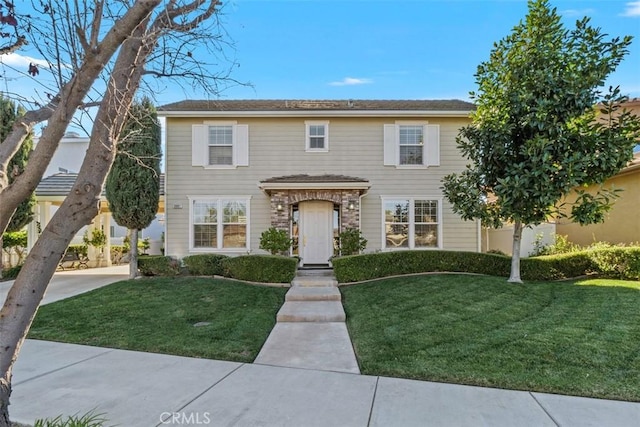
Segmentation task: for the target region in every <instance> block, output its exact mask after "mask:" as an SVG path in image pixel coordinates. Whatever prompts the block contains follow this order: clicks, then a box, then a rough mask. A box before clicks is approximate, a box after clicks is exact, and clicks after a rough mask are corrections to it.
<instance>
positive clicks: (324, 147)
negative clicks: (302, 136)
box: [305, 121, 329, 152]
mask: <svg viewBox="0 0 640 427" xmlns="http://www.w3.org/2000/svg"><path fill="white" fill-rule="evenodd" d="M305 128H306V143H305V149H306V151H316V152H327V151H329V122H327V121H306V122H305Z"/></svg>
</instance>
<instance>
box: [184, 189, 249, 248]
mask: <svg viewBox="0 0 640 427" xmlns="http://www.w3.org/2000/svg"><path fill="white" fill-rule="evenodd" d="M187 198H188V200H189V253H220V252H223V253H246V252H247V251H250V248H251V196H236V195H230V196H211V195H206V196H197V195H196V196H187ZM213 201H215V202H216V203H217V214H218V217H217V218H216V227H217V228H216V230H217V232H216V236H217V240H216V247H215V248H214V247H207V248H196V247H194V241H195V236H194V225H195V222H194V210H193V204H194V202H213ZM225 201H237V202H244V203H245V205H246V216H247V222H246V235H247V240H246V246H244V247H241V248H224V247H223V244H224V225H225V224H229V223H225V222H224V221H223V220H224V218H221V215H222V212H223V206H222V203H223V202H225ZM221 219H222V220H221Z"/></svg>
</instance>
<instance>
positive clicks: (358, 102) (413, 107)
mask: <svg viewBox="0 0 640 427" xmlns="http://www.w3.org/2000/svg"><path fill="white" fill-rule="evenodd" d="M473 110H475V105H474V104H472V103H470V102H466V101H461V100H459V99H437V100H374V99H349V100H346V99H345V100H302V99H292V100H287V99H245V100H184V101H179V102H174V103H171V104H166V105H162V106H160V107H158V115H160V116H174V117H185V116H203V115H206V114H203V113H209V114H211V115H217V116H220V115H222V116H230V115H239V116H243V115H244V116H267V115H279V116H287V115H288V116H301V115H324V116H328V115H352V116H376V115H377V116H381V115H402V114H406V113H413V114H414V115H417V114H421V115H427V114H430V115H442V116H463V117H466V116H468V115H469V113H470V112H471V111H473Z"/></svg>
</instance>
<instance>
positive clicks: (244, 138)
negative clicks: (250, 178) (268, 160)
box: [233, 125, 249, 166]
mask: <svg viewBox="0 0 640 427" xmlns="http://www.w3.org/2000/svg"><path fill="white" fill-rule="evenodd" d="M233 135H234V142H233V151H234V153H233V164H234V165H236V166H249V125H235V126H234V127H233Z"/></svg>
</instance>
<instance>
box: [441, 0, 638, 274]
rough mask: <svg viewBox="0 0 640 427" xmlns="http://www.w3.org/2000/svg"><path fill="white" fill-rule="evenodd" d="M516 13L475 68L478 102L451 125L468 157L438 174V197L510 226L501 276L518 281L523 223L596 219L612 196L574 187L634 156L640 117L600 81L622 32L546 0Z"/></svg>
mask: <svg viewBox="0 0 640 427" xmlns="http://www.w3.org/2000/svg"><path fill="white" fill-rule="evenodd" d="M528 6H529V11H528V14H527V16H526V18H525V20H524V21H521V22H520V23H519V24H518V25H516V26H515V27H514V28H513V30H512V32H511V34H510V35H508V36H507V37H505V38H504V39H502V40H501V41H499V42H498V43H496V44H494V47H493V49H492V51H491V55H490V58H489V60H488V61H486V62H483V63H481V64H480V65H479V66H478V69H477V73H476V75H475V77H476V83H477V85H478V90H477V92H475V93H474V92H472V93H471V97H472V99H474V100H475V102H476V105H477V110H476V111H475V112H474V113H473V116H472V123H471V124H470V125H468V126H466V127H463V128H462V129H461V130H460V133H459V135H458V138H457V143H458V147H459V148H460V150H461V151H462V153H463V155H464V156H466V157H467V158H468V159H469V160H471V163H470V165H468V166H467V168H466V169H465V170H464V171H463V172H461V173H460V174H451V175H448V176H446V177H445V178H444V180H443V189H444V194H445V196H446V198H447V199H448V200H449V201H450V202H451V203H452V204H453V209H454V211H455V212H457V213H458V214H460V215H461V216H462V217H463V218H464V219H467V220H472V219H480V220H482V222H483V223H484V224H485V225H487V226H495V227H499V226H501V225H502V224H503V223H505V222H509V223H513V224H514V234H513V255H512V266H511V276H510V278H509V281H510V282H521V279H520V239H521V233H522V229H523V227H525V226H528V225H532V224H540V223H542V222H544V221H545V220H547V219H548V218H549V217H550V216H553V215H566V216H568V217H570V218H571V219H572V220H574V221H576V222H579V223H581V224H589V223H594V222H599V221H602V220H603V219H604V217H605V215H604V213H605V212H606V211H607V210H608V209H609V208H610V205H611V203H612V201H613V199H614V198H615V197H614V196H615V194H613V193H612V192H611V191H609V190H607V189H604V188H603V189H602V191H599V192H598V193H597V194H596V195H591V194H589V193H586V192H579V193H578V197H577V200H576V201H575V203H573V206H571V207H570V209H569V208H566V207H565V208H564V209H563V208H561V206H562V205H563V203H564V202H565V201H566V196H567V195H568V194H570V193H571V192H572V190H573V189H575V188H581V187H586V186H589V185H594V184H596V185H597V184H600V183H603V182H604V181H605V180H606V179H607V178H608V177H610V176H612V175H614V174H615V173H617V172H618V171H619V170H620V169H622V168H623V167H624V166H625V165H627V163H628V162H629V160H631V158H632V157H633V147H634V145H635V144H636V143H637V142H636V139H637V138H638V135H639V129H640V121H639V119H638V117H636V116H632V115H631V114H630V113H628V112H626V111H624V110H623V109H622V108H621V104H623V103H624V101H625V100H627V98H626V97H625V96H622V95H621V94H620V91H619V89H618V88H611V87H610V88H609V89H608V90H606V91H605V90H603V86H604V84H605V80H606V79H607V77H608V76H609V75H610V74H611V73H612V72H613V71H614V70H615V69H616V67H617V66H618V64H620V62H621V61H622V60H623V58H624V56H625V55H626V54H627V53H628V47H629V45H630V43H631V37H629V36H627V37H624V38H612V39H610V40H607V36H606V35H605V34H603V33H602V32H601V30H600V29H597V28H594V27H592V26H590V24H589V19H588V18H584V19H582V20H579V21H577V22H576V24H575V28H573V29H566V28H565V27H564V25H563V24H562V23H561V20H560V16H559V15H558V14H557V12H556V9H555V8H551V7H550V5H549V2H548V1H546V0H536V1H532V0H531V1H529V5H528Z"/></svg>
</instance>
